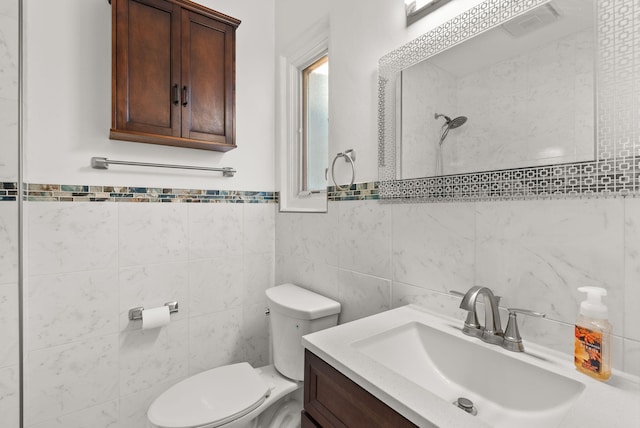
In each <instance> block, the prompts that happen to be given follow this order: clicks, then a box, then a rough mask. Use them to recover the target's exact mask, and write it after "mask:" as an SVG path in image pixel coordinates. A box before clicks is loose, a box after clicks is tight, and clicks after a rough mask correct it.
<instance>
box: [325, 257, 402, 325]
mask: <svg viewBox="0 0 640 428" xmlns="http://www.w3.org/2000/svg"><path fill="white" fill-rule="evenodd" d="M338 283H339V290H340V291H339V296H338V299H337V300H338V302H340V305H341V309H340V317H339V319H340V324H344V323H346V322H349V321H353V320H357V319H360V318H363V317H366V316H369V315H373V314H377V313H379V312H383V311H386V310H388V309H391V281H390V280H388V279H383V278H377V277H374V276H370V275H362V274H360V273H357V272H352V271H347V270H342V269H341V270H340V271H339V272H338Z"/></svg>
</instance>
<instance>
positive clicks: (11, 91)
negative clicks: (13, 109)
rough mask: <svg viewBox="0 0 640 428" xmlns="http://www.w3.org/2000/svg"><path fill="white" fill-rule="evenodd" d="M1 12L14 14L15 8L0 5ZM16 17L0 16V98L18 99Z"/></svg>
mask: <svg viewBox="0 0 640 428" xmlns="http://www.w3.org/2000/svg"><path fill="white" fill-rule="evenodd" d="M0 7H2V10H4V11H6V12H7V13H11V14H15V9H14V7H15V6H12V7H9V6H8V5H6V4H0ZM17 18H18V17H17V16H7V15H0V58H2V67H0V98H6V99H10V100H15V99H18V75H19V72H18V53H19V48H18V19H17Z"/></svg>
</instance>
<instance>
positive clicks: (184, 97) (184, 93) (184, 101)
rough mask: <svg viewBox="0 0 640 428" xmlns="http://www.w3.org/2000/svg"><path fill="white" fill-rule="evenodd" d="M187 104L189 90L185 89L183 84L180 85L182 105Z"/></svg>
mask: <svg viewBox="0 0 640 428" xmlns="http://www.w3.org/2000/svg"><path fill="white" fill-rule="evenodd" d="M187 104H189V90H188V89H187V87H186V86H183V87H182V105H183V106H184V107H186V106H187Z"/></svg>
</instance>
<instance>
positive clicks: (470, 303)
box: [460, 285, 504, 345]
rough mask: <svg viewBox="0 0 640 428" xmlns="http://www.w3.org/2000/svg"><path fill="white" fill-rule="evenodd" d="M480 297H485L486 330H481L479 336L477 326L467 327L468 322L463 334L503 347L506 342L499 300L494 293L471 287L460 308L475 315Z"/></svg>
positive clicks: (484, 288)
mask: <svg viewBox="0 0 640 428" xmlns="http://www.w3.org/2000/svg"><path fill="white" fill-rule="evenodd" d="M480 295H482V296H483V297H484V328H480V332H481V334H480V335H479V334H478V326H477V325H475V326H474V325H467V322H465V324H464V328H463V329H462V332H463V333H465V334H468V335H469V336H476V337H480V338H481V339H482V340H484V341H485V342H487V343H493V344H495V345H501V344H502V342H503V341H504V334H503V332H502V323H501V322H500V313H499V312H498V302H499V298H497V297H496V296H494V294H493V291H491V290H490V289H489V288H487V287H480V286H479V285H476V286H474V287H471V288H470V289H469V291H467V293H466V294H465V295H464V297H463V298H462V302H460V308H461V309H464V310H466V311H469V312H470V313H471V312H472V313H474V314H475V313H476V304H477V301H478V296H480ZM476 317H477V315H476ZM467 319H468V317H467Z"/></svg>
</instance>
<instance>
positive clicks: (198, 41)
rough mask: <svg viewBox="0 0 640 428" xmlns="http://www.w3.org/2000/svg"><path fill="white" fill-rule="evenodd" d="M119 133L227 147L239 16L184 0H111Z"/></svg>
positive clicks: (231, 134)
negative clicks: (237, 17) (233, 16)
mask: <svg viewBox="0 0 640 428" xmlns="http://www.w3.org/2000/svg"><path fill="white" fill-rule="evenodd" d="M111 7H112V17H113V20H112V23H113V30H112V34H113V36H112V37H113V40H112V44H113V48H112V50H113V58H112V61H113V64H112V108H113V110H112V125H111V131H110V134H109V137H110V138H112V139H117V140H127V141H137V142H142V143H153V144H163V145H170V146H178V147H189V148H196V149H205V150H216V151H228V150H231V149H234V148H235V147H236V142H235V45H236V42H235V31H236V29H237V27H238V25H239V24H240V21H239V20H237V19H235V18H231V17H230V16H227V15H224V14H222V13H219V12H216V11H214V10H211V9H208V8H205V7H204V6H201V5H199V4H197V3H193V2H191V1H188V0H113V2H112V5H111Z"/></svg>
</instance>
